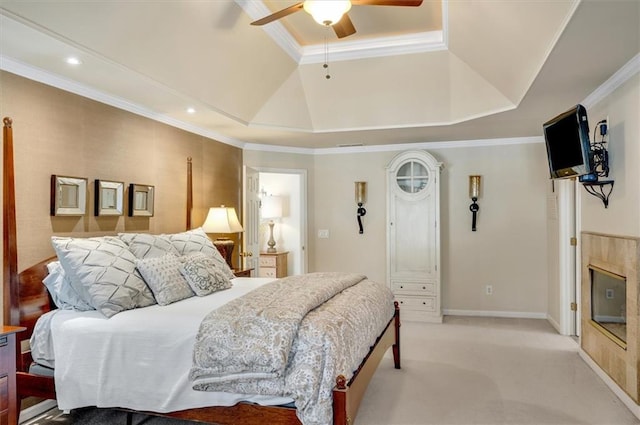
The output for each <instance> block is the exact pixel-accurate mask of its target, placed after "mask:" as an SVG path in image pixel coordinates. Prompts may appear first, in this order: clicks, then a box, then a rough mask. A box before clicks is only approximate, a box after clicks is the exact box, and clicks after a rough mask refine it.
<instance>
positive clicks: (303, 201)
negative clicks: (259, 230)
mask: <svg viewBox="0 0 640 425" xmlns="http://www.w3.org/2000/svg"><path fill="white" fill-rule="evenodd" d="M251 168H253V169H254V170H257V171H258V172H260V173H274V174H294V175H297V176H299V177H300V247H301V255H300V261H301V264H300V271H301V273H306V272H307V270H308V269H309V268H308V267H309V258H308V257H309V256H308V253H307V251H308V249H307V247H308V246H309V245H308V243H307V237H308V235H307V233H308V232H307V227H308V224H307V223H308V218H307V216H308V213H307V170H305V169H301V168H272V167H251ZM258 224H259V223H258Z"/></svg>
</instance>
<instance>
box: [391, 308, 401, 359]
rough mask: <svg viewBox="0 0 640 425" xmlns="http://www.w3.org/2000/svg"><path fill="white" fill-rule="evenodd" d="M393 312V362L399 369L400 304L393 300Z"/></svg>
mask: <svg viewBox="0 0 640 425" xmlns="http://www.w3.org/2000/svg"><path fill="white" fill-rule="evenodd" d="M393 306H394V308H395V313H394V315H393V326H394V327H395V329H396V342H395V344H393V347H392V349H393V364H394V366H395V368H396V369H400V304H398V301H394V302H393Z"/></svg>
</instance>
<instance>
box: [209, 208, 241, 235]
mask: <svg viewBox="0 0 640 425" xmlns="http://www.w3.org/2000/svg"><path fill="white" fill-rule="evenodd" d="M202 230H204V231H205V233H238V232H243V231H244V229H243V228H242V225H241V224H240V221H239V220H238V215H237V214H236V209H235V208H229V207H225V206H224V205H223V206H221V207H213V208H209V213H208V214H207V219H206V220H205V221H204V224H203V225H202Z"/></svg>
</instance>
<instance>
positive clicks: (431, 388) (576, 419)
mask: <svg viewBox="0 0 640 425" xmlns="http://www.w3.org/2000/svg"><path fill="white" fill-rule="evenodd" d="M401 336H402V337H404V338H403V339H402V340H401V346H402V350H403V351H402V370H399V371H398V370H394V369H393V365H392V364H390V363H389V362H388V361H385V360H387V359H383V361H382V363H381V365H380V367H379V368H378V371H377V372H376V375H375V376H374V379H373V381H372V383H371V384H370V386H369V389H368V390H367V393H366V395H365V398H364V401H363V404H362V405H361V408H360V411H359V413H358V417H357V421H356V422H357V423H358V424H360V425H364V424H366V425H378V424H379V425H391V424H395V425H409V424H416V425H418V424H420V425H428V424H438V425H445V424H450V425H457V424H459V425H470V424H487V425H488V424H491V425H494V424H496V425H497V424H553V425H569V424H593V425H605V424H610V425H623V424H640V421H639V420H638V419H637V418H636V417H635V416H634V415H633V414H632V413H631V412H630V411H629V410H628V409H627V408H626V407H625V406H624V404H623V403H622V402H621V401H620V400H619V399H618V398H617V397H616V396H615V395H614V394H613V392H612V391H611V390H610V389H609V388H608V387H607V386H606V385H605V384H604V383H603V382H602V380H601V379H600V378H599V377H598V376H597V375H596V374H595V373H594V372H593V371H592V370H591V369H590V368H589V367H588V366H587V365H586V363H585V362H584V361H583V360H582V359H581V358H580V357H579V356H578V344H577V343H576V342H575V341H574V340H573V339H572V338H569V337H564V336H561V335H558V334H557V332H556V331H555V330H554V329H553V328H552V326H551V325H550V324H549V323H548V322H547V321H546V320H535V319H498V318H477V317H473V318H470V317H451V316H448V317H445V321H444V324H442V325H431V324H419V323H414V322H406V321H405V322H403V323H402V333H401Z"/></svg>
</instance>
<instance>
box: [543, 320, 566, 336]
mask: <svg viewBox="0 0 640 425" xmlns="http://www.w3.org/2000/svg"><path fill="white" fill-rule="evenodd" d="M547 322H549V323H551V326H553V327H554V328H555V330H556V331H558V333H559V334H560V335H563V333H562V330H561V329H560V323H558V322H557V321H556V319H554V318H553V317H551V316H549V315H547Z"/></svg>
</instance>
